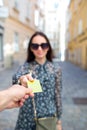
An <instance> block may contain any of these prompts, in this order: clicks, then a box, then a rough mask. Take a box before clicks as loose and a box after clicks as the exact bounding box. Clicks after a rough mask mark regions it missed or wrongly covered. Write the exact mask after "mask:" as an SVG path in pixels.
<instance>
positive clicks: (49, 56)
mask: <svg viewBox="0 0 87 130" xmlns="http://www.w3.org/2000/svg"><path fill="white" fill-rule="evenodd" d="M38 35H40V36H42V37H44V38H45V39H46V41H47V43H48V44H49V50H48V52H47V55H46V58H47V60H49V61H52V58H53V51H52V48H51V45H50V42H49V39H48V38H47V36H46V35H45V34H44V33H43V32H35V33H34V34H33V35H32V36H31V38H30V41H29V43H28V48H27V59H26V61H27V62H31V61H34V59H35V56H34V54H33V52H32V51H31V49H30V47H31V44H32V40H33V38H34V37H35V36H38Z"/></svg>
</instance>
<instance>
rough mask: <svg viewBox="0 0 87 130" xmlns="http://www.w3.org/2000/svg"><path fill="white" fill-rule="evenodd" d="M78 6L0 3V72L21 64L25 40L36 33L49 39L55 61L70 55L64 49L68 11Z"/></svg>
mask: <svg viewBox="0 0 87 130" xmlns="http://www.w3.org/2000/svg"><path fill="white" fill-rule="evenodd" d="M78 1H79V0H78ZM79 3H80V2H77V3H75V2H74V1H73V2H71V3H70V0H66V1H65V2H64V1H63V0H51V1H50V0H22V1H21V0H0V69H3V68H4V67H5V68H6V67H7V68H8V67H10V66H11V65H12V64H13V63H17V62H19V63H20V64H21V63H22V62H23V61H24V60H25V56H26V53H25V52H26V49H27V45H28V42H29V39H30V37H31V35H32V34H33V33H34V32H35V31H37V30H40V31H43V32H44V33H46V34H47V36H48V37H49V39H50V42H51V45H52V48H53V51H54V54H55V58H58V59H59V60H64V59H65V58H66V57H65V53H68V52H69V50H70V52H69V53H70V54H69V55H72V51H71V49H69V48H70V47H69V48H68V44H69V41H68V39H69V40H73V39H70V35H69V34H71V33H72V32H71V28H73V26H74V25H73V26H72V25H71V24H70V18H71V17H70V16H71V13H72V10H71V8H72V5H73V7H74V6H79ZM79 8H80V6H79ZM73 10H74V8H73ZM77 11H78V10H77ZM76 17H77V16H76ZM66 18H67V19H66ZM73 20H74V19H72V21H73ZM79 20H80V21H81V19H80V18H78V19H77V22H78V23H79ZM67 21H68V22H67ZM66 27H67V32H66V30H65V28H66ZM69 28H70V29H69ZM73 31H74V30H73ZM74 32H75V31H74ZM77 34H78V32H77ZM78 35H79V34H78ZM66 36H67V39H66V40H65V37H66ZM67 48H68V49H67ZM73 49H75V48H73ZM78 49H79V48H78ZM66 50H67V52H66ZM73 51H74V53H75V50H73ZM67 55H68V54H67ZM21 57H22V58H21ZM68 57H69V60H71V59H72V58H70V56H68ZM68 57H67V59H68Z"/></svg>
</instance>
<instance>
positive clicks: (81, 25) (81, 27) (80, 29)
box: [78, 19, 83, 34]
mask: <svg viewBox="0 0 87 130" xmlns="http://www.w3.org/2000/svg"><path fill="white" fill-rule="evenodd" d="M82 31H83V23H82V19H80V20H79V24H78V34H81V33H82Z"/></svg>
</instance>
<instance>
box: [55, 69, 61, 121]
mask: <svg viewBox="0 0 87 130" xmlns="http://www.w3.org/2000/svg"><path fill="white" fill-rule="evenodd" d="M55 73H56V88H55V97H56V107H57V117H58V120H59V119H60V118H61V115H62V96H61V91H62V71H61V68H58V69H56V72H55Z"/></svg>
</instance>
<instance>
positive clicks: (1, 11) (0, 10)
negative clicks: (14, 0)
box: [0, 6, 9, 18]
mask: <svg viewBox="0 0 87 130" xmlns="http://www.w3.org/2000/svg"><path fill="white" fill-rule="evenodd" d="M8 15H9V12H8V7H4V6H2V7H0V18H7V17H8Z"/></svg>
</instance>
